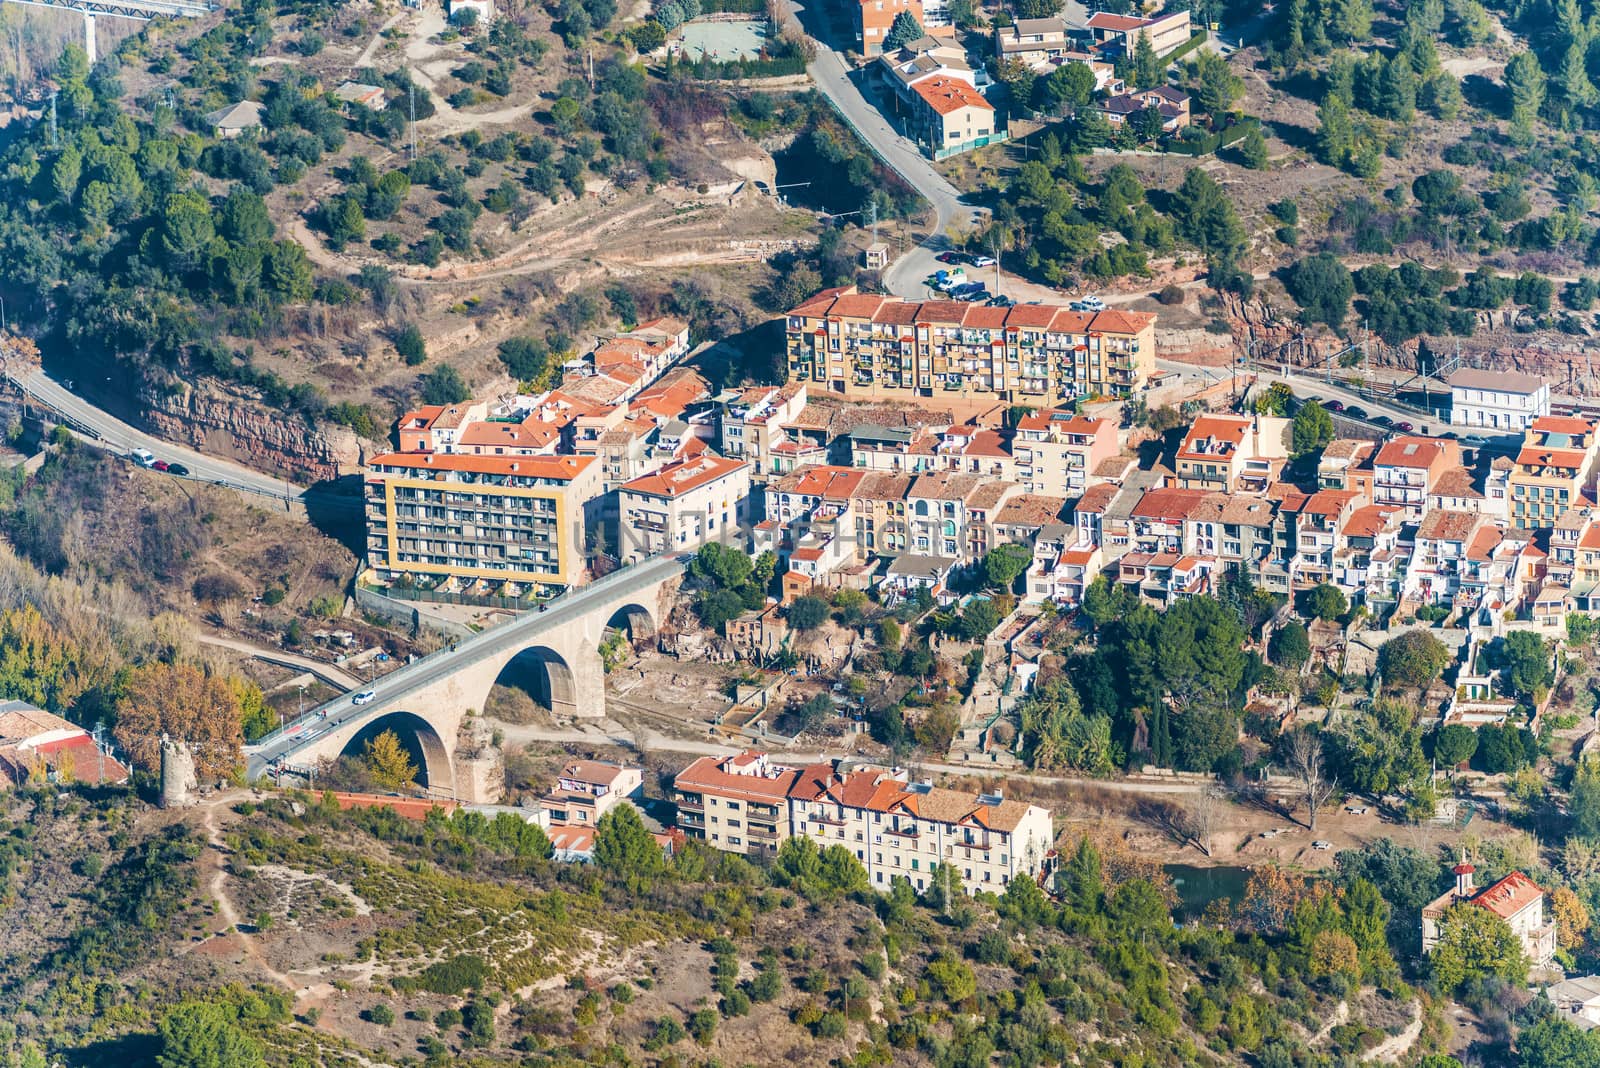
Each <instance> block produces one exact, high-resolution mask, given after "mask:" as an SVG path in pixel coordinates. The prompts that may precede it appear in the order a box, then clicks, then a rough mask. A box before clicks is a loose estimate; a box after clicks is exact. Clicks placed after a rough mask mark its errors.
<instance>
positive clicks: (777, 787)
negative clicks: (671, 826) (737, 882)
mask: <svg viewBox="0 0 1600 1068" xmlns="http://www.w3.org/2000/svg"><path fill="white" fill-rule="evenodd" d="M799 781H800V771H799V770H798V769H796V768H786V767H783V766H781V765H778V764H774V763H772V762H771V761H770V760H768V758H767V755H766V754H765V753H741V754H739V755H738V756H730V757H701V758H700V759H699V760H696V761H695V762H694V763H693V764H690V765H689V766H688V767H686V768H684V769H683V770H682V771H680V772H678V774H677V776H676V777H675V778H674V779H673V781H672V793H673V800H674V801H675V802H677V806H678V826H679V827H680V828H681V829H682V830H683V833H684V834H685V835H687V836H688V837H690V838H698V839H700V840H701V841H702V842H705V843H707V844H708V845H711V846H713V847H714V848H717V849H724V850H727V851H728V852H730V853H752V854H771V853H776V852H777V851H778V847H779V846H780V845H782V844H783V841H784V839H786V838H788V837H790V835H791V834H792V824H791V822H790V819H789V794H790V792H791V791H793V790H794V788H795V786H796V784H797V783H798V782H799Z"/></svg>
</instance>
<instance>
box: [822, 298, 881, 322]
mask: <svg viewBox="0 0 1600 1068" xmlns="http://www.w3.org/2000/svg"><path fill="white" fill-rule="evenodd" d="M888 299H889V298H888V297H881V296H878V295H877V294H874V293H848V294H846V295H844V296H842V297H840V298H839V299H838V300H836V301H834V302H833V307H831V308H829V309H828V315H829V317H830V318H831V317H833V316H838V317H840V318H851V319H871V318H872V317H873V315H874V314H876V313H877V311H878V309H879V308H880V307H882V306H883V303H884V301H886V300H888Z"/></svg>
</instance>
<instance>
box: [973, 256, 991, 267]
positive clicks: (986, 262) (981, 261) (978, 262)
mask: <svg viewBox="0 0 1600 1068" xmlns="http://www.w3.org/2000/svg"><path fill="white" fill-rule="evenodd" d="M972 265H973V266H974V267H993V266H994V257H993V256H974V257H972Z"/></svg>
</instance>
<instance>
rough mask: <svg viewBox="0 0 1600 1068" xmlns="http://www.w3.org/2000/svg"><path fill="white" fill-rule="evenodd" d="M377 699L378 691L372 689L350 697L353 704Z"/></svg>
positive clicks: (361, 703)
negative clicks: (374, 691)
mask: <svg viewBox="0 0 1600 1068" xmlns="http://www.w3.org/2000/svg"><path fill="white" fill-rule="evenodd" d="M377 699H378V695H377V694H376V693H373V692H372V691H371V690H362V691H361V692H360V693H358V694H356V695H355V696H354V697H352V698H350V703H351V704H353V705H364V704H367V703H369V702H371V701H375V700H377Z"/></svg>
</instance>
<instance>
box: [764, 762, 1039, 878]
mask: <svg viewBox="0 0 1600 1068" xmlns="http://www.w3.org/2000/svg"><path fill="white" fill-rule="evenodd" d="M789 803H790V819H791V821H792V823H793V827H794V833H795V834H796V835H804V836H806V837H808V838H811V839H812V840H813V841H815V842H816V843H817V845H818V846H831V845H838V846H843V847H844V848H845V849H848V850H849V851H850V852H852V853H854V854H855V856H856V859H857V860H859V861H860V862H861V864H862V866H863V867H865V868H866V869H867V879H868V881H869V882H870V883H871V885H872V887H873V889H875V890H878V891H880V892H881V891H887V890H888V889H889V886H890V884H891V883H892V882H893V880H894V879H895V878H896V877H897V876H898V877H901V878H904V879H906V880H907V881H908V882H910V884H911V886H912V887H913V888H914V889H917V890H926V889H927V888H928V886H929V880H931V878H932V877H933V871H934V869H935V868H936V867H938V866H940V865H947V866H949V867H950V868H951V869H952V870H953V871H954V873H955V875H956V876H957V877H958V878H959V879H960V881H961V884H962V886H963V887H964V888H965V889H966V891H967V892H968V893H969V894H972V893H978V892H980V891H987V892H990V893H996V894H999V893H1004V892H1005V888H1006V886H1008V885H1009V884H1010V882H1011V880H1012V879H1014V878H1038V877H1039V876H1040V875H1041V874H1042V873H1043V872H1045V871H1046V863H1047V860H1048V858H1049V854H1050V851H1051V848H1052V846H1053V843H1054V840H1055V832H1054V828H1053V827H1052V825H1051V820H1050V813H1049V812H1048V811H1047V810H1045V809H1043V808H1040V807H1038V806H1037V805H1027V804H1024V803H1022V802H1021V801H1009V800H1006V799H1005V798H1004V797H1002V796H1001V795H999V794H978V793H968V792H966V791H963V790H946V789H943V788H941V787H937V786H932V785H929V784H927V783H914V782H907V781H906V779H905V777H904V773H900V772H890V771H877V770H863V771H852V772H842V771H840V770H839V769H838V768H837V766H835V765H832V764H816V765H812V766H810V767H807V768H805V769H804V770H802V771H801V773H800V778H799V781H798V782H797V783H796V784H795V786H794V788H793V789H792V790H791V792H790V795H789Z"/></svg>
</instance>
